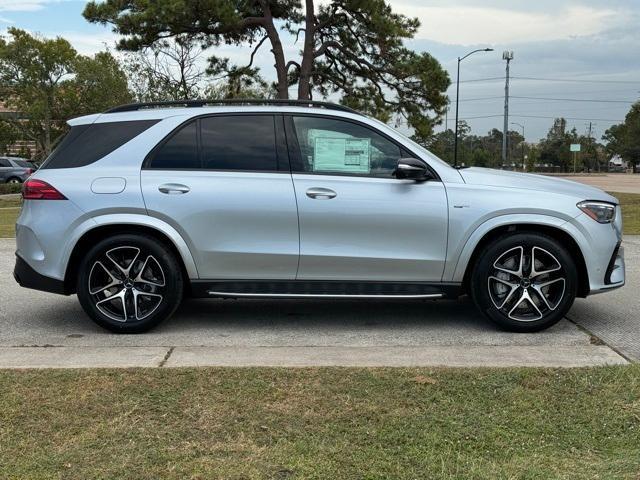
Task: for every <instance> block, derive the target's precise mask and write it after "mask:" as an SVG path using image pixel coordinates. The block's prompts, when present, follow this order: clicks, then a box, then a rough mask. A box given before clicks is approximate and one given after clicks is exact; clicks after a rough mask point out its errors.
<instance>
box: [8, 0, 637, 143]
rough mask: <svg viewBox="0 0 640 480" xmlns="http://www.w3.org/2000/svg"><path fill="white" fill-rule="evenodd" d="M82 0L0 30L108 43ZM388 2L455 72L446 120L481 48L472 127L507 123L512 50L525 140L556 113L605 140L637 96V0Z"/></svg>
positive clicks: (42, 2) (465, 101)
mask: <svg viewBox="0 0 640 480" xmlns="http://www.w3.org/2000/svg"><path fill="white" fill-rule="evenodd" d="M85 3H86V2H85V1H79V0H0V28H2V29H3V30H4V29H5V28H6V27H8V26H11V25H13V26H17V27H20V28H24V29H27V30H30V31H33V32H39V33H41V34H42V35H44V36H56V35H60V36H63V37H65V38H67V39H68V40H69V41H71V43H72V44H73V45H74V46H75V47H76V49H78V50H79V51H80V52H81V53H93V52H95V51H98V50H100V49H104V48H105V45H107V46H109V47H112V46H113V45H114V41H115V39H116V37H115V35H113V34H112V33H111V32H110V31H109V29H108V28H103V27H100V26H97V25H92V24H89V23H87V22H86V21H85V20H84V19H83V18H82V16H81V12H82V9H83V7H84V4H85ZM391 4H392V5H393V7H394V9H396V10H397V11H398V12H401V13H404V14H406V15H410V16H415V17H418V18H419V19H420V21H421V23H422V27H421V28H420V31H419V33H418V35H417V37H416V39H415V40H413V41H412V42H411V44H410V46H411V48H413V49H416V50H424V51H428V52H430V53H431V54H432V55H434V56H435V57H436V58H437V59H438V60H439V61H440V62H441V63H442V65H443V66H444V67H445V68H446V69H447V70H448V71H449V72H450V76H451V80H452V82H453V85H452V87H451V89H450V90H449V96H450V98H451V101H452V109H451V112H450V115H449V125H450V126H453V125H454V121H453V118H454V108H453V102H454V101H455V78H456V58H457V57H458V56H463V55H465V54H466V53H467V52H468V51H470V50H473V49H475V48H481V47H491V48H494V49H495V52H489V53H478V54H476V55H474V56H472V57H469V58H467V59H466V60H464V61H463V62H462V70H461V75H460V79H461V81H462V82H463V83H461V92H460V117H461V118H463V119H467V121H468V122H469V124H470V125H471V127H472V130H473V132H474V133H478V134H484V133H486V132H487V131H488V130H490V129H491V128H494V127H495V128H500V129H502V124H503V118H502V113H503V105H504V75H505V62H504V61H503V60H502V52H503V50H506V49H509V50H513V51H514V56H515V58H514V60H513V62H512V63H511V75H512V76H513V77H514V78H513V79H512V82H511V95H512V98H511V101H510V112H511V119H510V121H513V122H518V123H520V124H522V125H524V126H525V133H526V137H527V140H528V141H537V140H539V139H540V138H542V137H544V136H545V135H546V132H547V130H548V129H549V126H550V125H551V123H552V118H553V117H558V116H564V117H567V118H570V120H569V124H570V126H575V127H576V128H577V129H578V130H579V131H581V132H586V130H587V128H588V126H589V122H590V121H591V122H592V128H593V132H594V136H596V137H597V138H599V137H600V136H601V135H602V133H603V132H604V130H606V129H607V128H608V127H609V126H610V125H611V124H612V123H618V122H619V121H621V120H623V119H624V116H625V114H626V112H627V111H628V110H629V107H630V105H631V103H632V102H633V101H635V100H637V99H638V98H639V97H640V0H607V1H595V0H554V1H552V0H535V1H532V0H509V1H507V0H481V1H480V0H477V1H476V0H461V1H454V0H440V1H438V0H391ZM297 49H298V47H297V46H293V45H290V46H289V47H288V52H289V53H290V54H295V52H296V50H297ZM262 53H263V55H262V56H261V58H260V60H259V65H261V66H263V67H264V71H265V76H268V77H269V76H272V74H271V68H270V66H271V65H272V64H273V61H272V59H271V58H269V53H268V49H267V48H264V50H263V52H262ZM221 55H223V56H230V57H231V58H233V59H236V60H238V61H244V59H243V58H244V56H245V53H244V52H242V53H241V54H240V55H239V52H238V50H237V49H232V48H231V49H230V48H225V49H224V51H223V52H222V53H221ZM525 77H526V78H525ZM487 79H493V80H487ZM559 80H571V81H559ZM517 97H535V98H517ZM569 99H571V100H575V101H571V100H569ZM586 100H588V101H586ZM602 100H605V101H606V102H601V101H602ZM537 117H544V118H537ZM441 128H442V127H441ZM510 128H513V129H518V130H519V129H520V127H517V126H513V125H511V127H510Z"/></svg>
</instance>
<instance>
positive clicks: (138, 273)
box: [76, 234, 184, 333]
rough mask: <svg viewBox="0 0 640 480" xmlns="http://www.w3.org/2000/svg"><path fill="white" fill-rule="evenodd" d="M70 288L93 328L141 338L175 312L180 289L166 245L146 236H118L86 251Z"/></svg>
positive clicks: (177, 272)
mask: <svg viewBox="0 0 640 480" xmlns="http://www.w3.org/2000/svg"><path fill="white" fill-rule="evenodd" d="M136 251H137V256H136ZM127 270H129V271H128V272H126V271H127ZM101 283H103V284H104V285H101ZM109 285H112V286H111V287H108V286H109ZM103 287H108V288H103ZM76 289H77V290H76V291H77V293H78V299H79V300H80V304H81V305H82V308H83V309H84V311H85V312H86V313H87V315H89V317H91V318H92V319H93V321H94V322H96V323H97V324H98V325H100V326H101V327H104V328H106V329H107V330H110V331H112V332H115V333H142V332H146V331H148V330H150V329H152V328H153V327H155V326H156V325H158V324H159V323H160V322H162V321H164V320H166V319H167V318H169V317H170V316H171V315H172V314H173V313H174V312H175V310H176V308H178V306H179V305H180V302H181V300H182V294H183V290H184V285H183V278H182V269H181V268H180V265H179V264H178V260H177V259H176V258H175V255H174V254H173V253H172V251H171V250H170V248H169V247H168V246H167V245H165V244H164V243H162V242H160V241H158V240H157V239H155V238H153V237H150V236H147V235H138V234H120V235H114V236H112V237H109V238H106V239H105V240H102V241H101V242H99V243H98V244H96V245H95V246H94V247H93V248H91V250H89V252H88V253H87V255H86V256H85V257H84V259H83V260H82V262H81V263H80V266H79V271H78V282H77V286H76Z"/></svg>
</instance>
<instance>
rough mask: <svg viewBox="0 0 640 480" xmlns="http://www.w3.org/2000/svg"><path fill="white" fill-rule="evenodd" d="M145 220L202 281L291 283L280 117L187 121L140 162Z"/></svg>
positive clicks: (290, 193) (294, 245) (290, 213)
mask: <svg viewBox="0 0 640 480" xmlns="http://www.w3.org/2000/svg"><path fill="white" fill-rule="evenodd" d="M141 178H142V191H143V195H144V200H145V204H146V206H147V210H148V212H149V214H150V215H153V216H156V217H158V218H161V219H162V220H165V221H166V222H168V223H169V224H171V225H172V226H173V227H174V228H175V229H176V230H178V231H179V232H180V233H181V234H182V236H183V237H184V239H185V240H186V241H187V243H188V244H189V246H190V249H191V251H192V254H193V256H194V259H195V261H196V266H197V269H198V274H199V277H200V278H201V279H210V280H222V279H280V280H291V279H294V278H295V275H296V270H297V266H298V254H299V239H298V216H297V208H296V199H295V193H294V189H293V182H292V178H291V173H290V169H289V162H288V155H287V151H286V143H285V139H284V131H283V126H282V117H281V116H277V115H272V114H233V115H214V116H209V117H202V118H199V119H195V120H191V121H189V122H188V123H186V124H184V125H183V126H181V127H179V128H178V129H177V130H176V131H175V132H174V133H173V134H172V135H170V136H169V138H167V139H166V140H165V141H163V142H162V143H161V144H160V145H159V146H158V147H157V148H156V149H155V150H154V151H153V152H152V154H151V155H150V157H149V158H148V159H147V161H145V166H144V167H143V170H142V175H141Z"/></svg>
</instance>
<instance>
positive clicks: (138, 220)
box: [63, 213, 199, 279]
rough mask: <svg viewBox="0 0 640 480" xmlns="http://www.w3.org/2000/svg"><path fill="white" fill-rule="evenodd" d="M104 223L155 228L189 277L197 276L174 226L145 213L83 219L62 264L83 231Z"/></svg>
mask: <svg viewBox="0 0 640 480" xmlns="http://www.w3.org/2000/svg"><path fill="white" fill-rule="evenodd" d="M106 225H136V226H145V227H149V228H152V229H154V230H157V231H158V232H160V233H162V234H164V235H165V236H167V237H168V238H169V240H171V242H172V243H173V245H174V246H175V247H176V249H177V250H178V253H179V254H180V256H181V257H182V261H183V262H184V266H185V268H186V270H187V274H188V276H189V278H191V279H197V278H199V276H198V269H197V268H196V263H195V261H194V259H193V255H192V254H191V250H189V247H188V245H187V243H186V242H185V241H184V239H183V238H182V236H181V235H180V234H179V233H178V232H177V231H176V229H175V228H173V227H172V226H171V225H169V224H168V223H166V222H164V221H162V220H160V219H158V218H155V217H150V216H148V215H146V214H135V213H115V214H107V215H100V216H97V217H92V218H89V219H87V220H85V221H84V222H83V223H81V224H80V225H78V227H77V228H76V229H75V230H74V232H73V238H72V241H71V242H68V243H67V245H69V247H67V249H66V251H65V252H64V258H63V261H64V264H65V265H67V264H68V262H69V258H70V257H71V252H72V251H73V248H75V246H76V244H77V243H78V240H80V238H81V237H82V236H83V235H84V234H85V233H87V232H89V231H91V230H93V229H95V228H98V227H102V226H106Z"/></svg>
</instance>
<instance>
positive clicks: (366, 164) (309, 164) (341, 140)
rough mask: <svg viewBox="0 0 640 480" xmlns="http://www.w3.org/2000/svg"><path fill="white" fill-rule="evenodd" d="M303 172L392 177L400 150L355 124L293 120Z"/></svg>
mask: <svg viewBox="0 0 640 480" xmlns="http://www.w3.org/2000/svg"><path fill="white" fill-rule="evenodd" d="M293 122H294V126H295V130H296V136H297V138H298V144H299V145H300V155H301V157H302V158H301V160H302V166H301V168H302V171H304V172H314V173H325V172H326V173H343V174H346V175H363V176H375V177H392V176H393V175H392V174H393V172H394V170H395V169H396V165H397V163H398V159H400V157H401V156H402V155H401V153H400V147H398V146H397V145H396V144H395V143H393V142H391V141H390V140H387V139H386V138H385V137H383V136H382V135H380V134H378V133H376V132H375V131H374V130H372V129H369V128H367V127H363V126H362V125H358V124H356V123H353V122H348V121H344V120H336V119H332V118H320V117H294V118H293Z"/></svg>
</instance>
